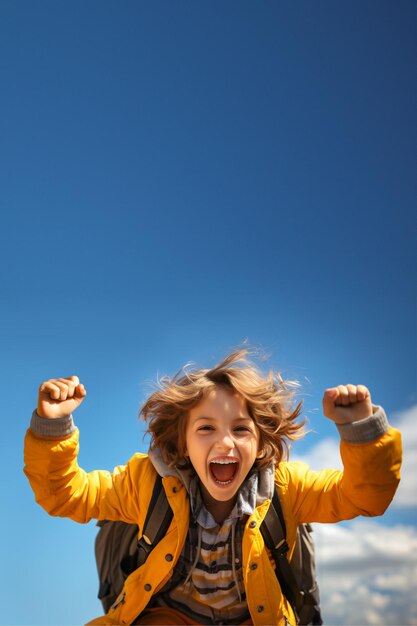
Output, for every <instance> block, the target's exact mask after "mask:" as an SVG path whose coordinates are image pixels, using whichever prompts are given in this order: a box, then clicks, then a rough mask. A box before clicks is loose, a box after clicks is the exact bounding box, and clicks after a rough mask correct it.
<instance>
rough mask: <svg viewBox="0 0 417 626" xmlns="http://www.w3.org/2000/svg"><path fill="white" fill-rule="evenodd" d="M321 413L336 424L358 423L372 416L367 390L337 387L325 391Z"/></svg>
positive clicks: (363, 388) (353, 387) (359, 386)
mask: <svg viewBox="0 0 417 626" xmlns="http://www.w3.org/2000/svg"><path fill="white" fill-rule="evenodd" d="M323 413H324V415H325V416H326V417H328V418H329V419H331V420H333V422H335V423H336V424H349V423H351V422H358V421H359V420H362V419H364V418H365V417H369V416H370V415H372V401H371V394H370V393H369V389H368V388H367V387H365V386H364V385H339V386H338V387H332V388H330V389H326V391H325V392H324V396H323Z"/></svg>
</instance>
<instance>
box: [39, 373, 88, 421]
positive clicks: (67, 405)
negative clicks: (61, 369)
mask: <svg viewBox="0 0 417 626" xmlns="http://www.w3.org/2000/svg"><path fill="white" fill-rule="evenodd" d="M86 395H87V392H86V390H85V388H84V385H81V384H80V380H79V378H78V377H77V376H70V377H69V378H52V379H51V380H48V381H46V382H44V383H42V384H41V386H40V387H39V396H38V408H37V411H38V415H40V416H41V417H48V418H52V419H53V418H57V417H64V416H65V415H70V414H71V413H72V412H73V411H75V409H76V408H78V407H79V406H80V404H81V402H82V401H83V400H84V398H85V396H86Z"/></svg>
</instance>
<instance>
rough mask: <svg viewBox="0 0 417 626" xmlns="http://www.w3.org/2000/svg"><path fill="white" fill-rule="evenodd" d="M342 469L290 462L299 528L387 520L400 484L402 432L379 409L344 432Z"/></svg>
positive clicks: (289, 484) (289, 493)
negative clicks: (383, 517) (384, 517)
mask: <svg viewBox="0 0 417 626" xmlns="http://www.w3.org/2000/svg"><path fill="white" fill-rule="evenodd" d="M339 432H340V435H341V442H340V454H341V458H342V462H343V470H332V469H323V470H321V471H313V470H311V469H310V468H309V467H308V466H307V465H306V464H304V463H288V464H287V467H286V468H285V470H284V471H285V472H286V473H287V476H286V477H285V482H286V483H287V496H288V497H289V500H290V506H291V509H292V512H293V515H294V516H295V517H296V519H297V520H298V523H304V522H322V523H327V522H339V521H342V520H347V519H352V518H353V517H356V516H358V515H363V516H368V517H369V516H377V515H382V514H383V513H384V512H385V510H386V509H387V507H388V506H389V504H390V503H391V501H392V499H393V497H394V494H395V492H396V489H397V487H398V484H399V481H400V467H401V457H402V446H401V433H400V432H399V431H398V430H396V429H395V428H392V427H391V426H389V424H388V421H387V419H386V416H385V412H384V411H383V409H382V408H381V407H377V406H374V414H373V415H372V416H370V417H369V418H366V419H365V420H361V421H359V422H355V423H354V424H346V425H343V426H341V427H339Z"/></svg>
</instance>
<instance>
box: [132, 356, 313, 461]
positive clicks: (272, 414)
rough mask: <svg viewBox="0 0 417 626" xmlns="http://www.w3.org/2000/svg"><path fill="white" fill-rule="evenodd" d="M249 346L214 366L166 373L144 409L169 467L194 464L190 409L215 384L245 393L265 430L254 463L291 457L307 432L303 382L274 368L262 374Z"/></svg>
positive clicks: (153, 442)
mask: <svg viewBox="0 0 417 626" xmlns="http://www.w3.org/2000/svg"><path fill="white" fill-rule="evenodd" d="M249 354H250V350H249V349H247V348H245V349H240V350H235V351H233V352H231V353H230V354H229V355H228V356H226V358H224V359H223V360H222V361H221V362H220V363H218V365H215V366H214V367H212V368H211V369H196V370H188V369H187V368H188V367H189V366H184V367H183V368H181V370H179V372H177V373H176V374H175V375H174V376H173V377H172V378H171V377H169V376H163V377H162V378H161V379H160V380H158V388H157V390H156V391H154V392H153V393H152V394H151V395H150V396H149V398H148V399H147V400H146V402H145V404H144V405H143V406H142V408H141V410H140V416H141V417H142V418H143V420H144V421H145V422H147V423H148V429H147V431H146V432H147V434H149V435H150V437H151V444H150V449H151V450H154V449H155V448H159V449H160V450H161V452H162V456H163V458H164V460H165V461H166V462H167V463H168V464H169V466H170V467H173V466H175V467H178V468H183V469H184V468H186V467H191V465H190V462H189V460H188V459H187V458H186V456H185V449H186V447H185V432H186V427H187V418H188V412H189V411H190V410H191V409H192V408H194V407H195V406H196V405H197V404H198V403H199V402H200V401H201V400H202V399H203V398H205V397H206V396H207V394H208V393H209V392H210V391H211V390H212V389H213V388H214V387H223V388H226V389H228V390H230V391H231V392H232V393H233V392H237V393H239V394H240V395H241V396H243V397H244V398H245V400H246V403H247V408H248V412H249V414H250V416H251V417H252V419H253V421H254V422H255V424H256V426H257V427H258V430H259V435H260V451H261V453H260V456H259V458H258V459H257V460H256V462H255V465H254V467H256V468H258V469H260V468H261V467H264V466H265V465H268V464H269V463H270V462H271V461H274V462H280V461H281V460H285V459H287V458H288V453H289V444H290V442H291V441H292V440H294V439H299V438H300V437H302V436H303V434H304V430H303V429H304V425H305V419H304V420H303V421H301V422H297V421H296V420H297V418H298V417H299V416H300V414H301V409H302V404H303V403H302V401H301V402H299V403H298V404H295V403H294V396H295V394H296V390H297V389H298V387H299V384H298V383H297V382H295V381H284V380H283V379H282V377H281V375H280V374H279V373H278V372H276V371H274V370H270V371H269V372H268V373H267V374H263V373H262V372H261V371H260V370H259V369H258V368H257V367H256V365H255V364H254V362H253V361H251V360H250V359H249V357H248V355H249Z"/></svg>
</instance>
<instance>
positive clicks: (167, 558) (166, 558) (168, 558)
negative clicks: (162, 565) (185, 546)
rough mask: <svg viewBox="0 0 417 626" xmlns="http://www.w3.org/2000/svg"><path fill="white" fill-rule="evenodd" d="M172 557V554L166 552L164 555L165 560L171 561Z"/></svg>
mask: <svg viewBox="0 0 417 626" xmlns="http://www.w3.org/2000/svg"><path fill="white" fill-rule="evenodd" d="M173 558H174V557H173V556H172V554H166V555H165V561H172V559H173Z"/></svg>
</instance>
